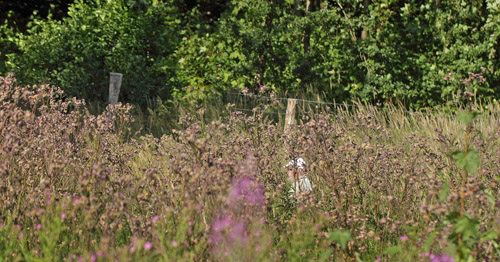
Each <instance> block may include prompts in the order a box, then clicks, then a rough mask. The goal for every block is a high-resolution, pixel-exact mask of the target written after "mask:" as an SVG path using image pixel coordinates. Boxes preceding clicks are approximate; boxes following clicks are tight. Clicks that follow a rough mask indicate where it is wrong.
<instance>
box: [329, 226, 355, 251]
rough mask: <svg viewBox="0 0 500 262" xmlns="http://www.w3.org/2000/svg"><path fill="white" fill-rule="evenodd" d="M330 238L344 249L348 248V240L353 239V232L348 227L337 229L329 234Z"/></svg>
mask: <svg viewBox="0 0 500 262" xmlns="http://www.w3.org/2000/svg"><path fill="white" fill-rule="evenodd" d="M328 239H330V241H333V242H335V243H337V244H339V245H340V247H341V248H342V249H346V247H347V242H349V241H353V239H352V236H351V232H349V230H346V229H335V230H333V231H332V232H330V233H329V234H328Z"/></svg>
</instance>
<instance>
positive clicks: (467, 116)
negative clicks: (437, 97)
mask: <svg viewBox="0 0 500 262" xmlns="http://www.w3.org/2000/svg"><path fill="white" fill-rule="evenodd" d="M480 114H481V113H479V112H462V113H460V114H458V116H457V120H458V121H460V122H462V123H463V124H464V125H466V126H467V125H469V124H470V123H471V122H472V121H473V120H474V119H476V118H477V116H478V115H480Z"/></svg>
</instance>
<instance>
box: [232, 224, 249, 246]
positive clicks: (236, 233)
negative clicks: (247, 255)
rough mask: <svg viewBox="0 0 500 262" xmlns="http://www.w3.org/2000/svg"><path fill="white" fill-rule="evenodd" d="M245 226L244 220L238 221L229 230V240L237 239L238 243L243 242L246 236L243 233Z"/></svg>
mask: <svg viewBox="0 0 500 262" xmlns="http://www.w3.org/2000/svg"><path fill="white" fill-rule="evenodd" d="M245 232H246V226H245V222H243V221H238V222H237V223H236V224H235V225H234V226H233V227H232V228H231V231H230V232H229V240H230V241H238V242H240V243H245V242H246V241H247V236H246V234H245Z"/></svg>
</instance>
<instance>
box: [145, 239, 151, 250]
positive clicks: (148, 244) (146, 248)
mask: <svg viewBox="0 0 500 262" xmlns="http://www.w3.org/2000/svg"><path fill="white" fill-rule="evenodd" d="M152 247H153V244H151V242H149V241H147V242H146V243H144V249H145V250H151V248H152Z"/></svg>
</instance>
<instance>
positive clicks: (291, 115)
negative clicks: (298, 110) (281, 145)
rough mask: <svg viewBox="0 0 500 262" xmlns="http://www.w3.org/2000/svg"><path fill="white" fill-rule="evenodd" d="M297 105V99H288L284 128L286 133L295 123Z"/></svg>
mask: <svg viewBox="0 0 500 262" xmlns="http://www.w3.org/2000/svg"><path fill="white" fill-rule="evenodd" d="M296 105H297V99H288V104H287V106H286V117H285V129H284V133H285V134H287V133H288V132H289V131H290V126H292V125H295V106H296Z"/></svg>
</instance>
